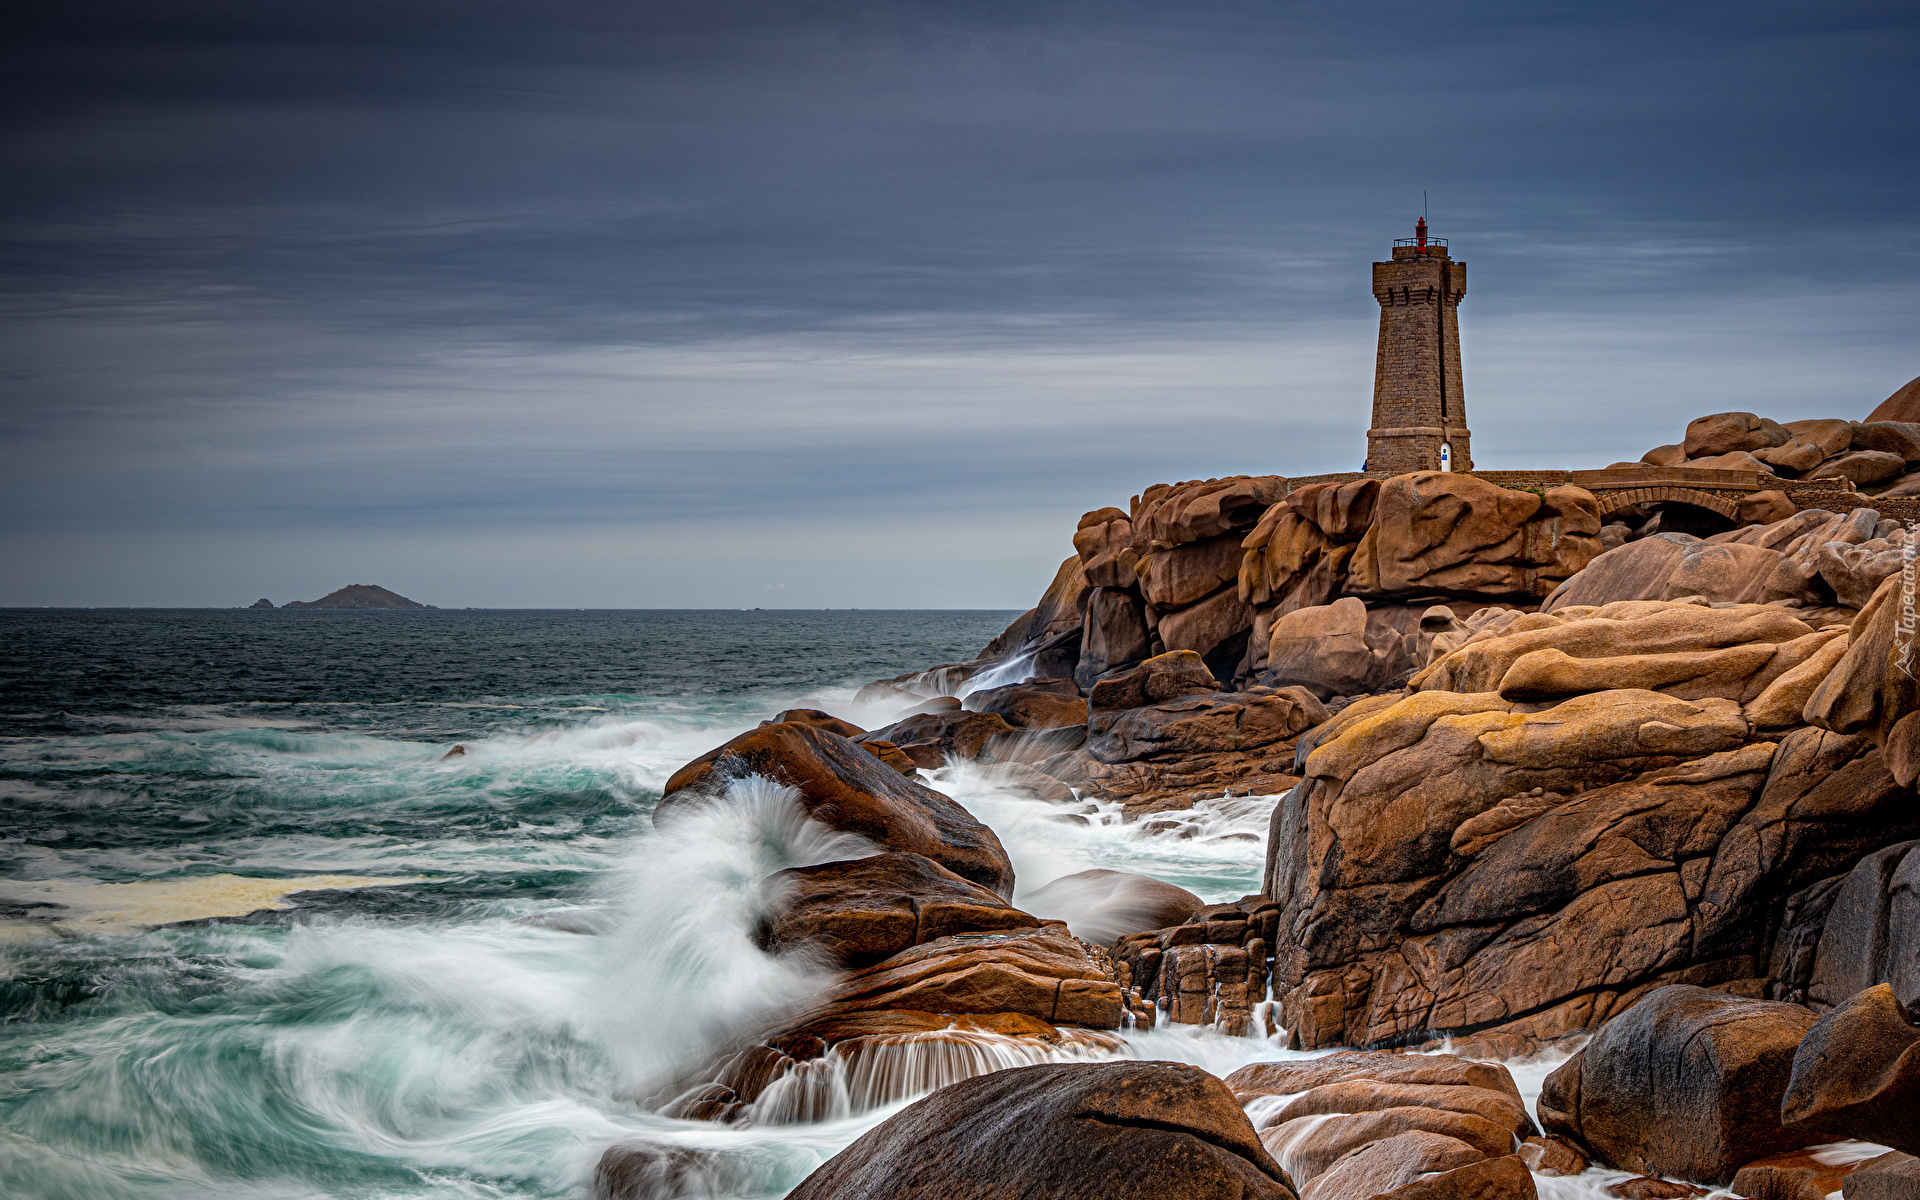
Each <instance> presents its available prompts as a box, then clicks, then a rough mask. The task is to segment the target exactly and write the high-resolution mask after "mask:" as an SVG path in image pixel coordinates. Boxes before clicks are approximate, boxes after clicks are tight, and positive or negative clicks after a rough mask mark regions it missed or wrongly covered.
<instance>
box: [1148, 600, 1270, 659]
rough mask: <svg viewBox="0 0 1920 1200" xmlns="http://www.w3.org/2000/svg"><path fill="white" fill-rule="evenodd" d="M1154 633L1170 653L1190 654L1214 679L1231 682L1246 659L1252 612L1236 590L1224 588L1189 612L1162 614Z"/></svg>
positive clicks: (1189, 607)
mask: <svg viewBox="0 0 1920 1200" xmlns="http://www.w3.org/2000/svg"><path fill="white" fill-rule="evenodd" d="M1154 631H1155V632H1156V633H1158V634H1159V635H1160V644H1161V645H1162V646H1165V647H1166V649H1167V650H1168V651H1169V652H1174V651H1180V650H1191V651H1193V652H1194V653H1196V654H1198V655H1199V656H1200V657H1201V658H1202V659H1203V660H1204V661H1205V662H1206V664H1207V666H1208V668H1209V669H1211V670H1212V671H1213V673H1214V674H1215V675H1219V676H1222V677H1225V678H1232V676H1233V674H1234V668H1235V667H1237V666H1238V665H1239V663H1240V660H1241V659H1242V658H1243V657H1245V655H1246V648H1247V638H1248V637H1249V636H1250V635H1251V633H1252V631H1253V609H1251V608H1249V607H1248V606H1247V604H1246V602H1245V601H1243V600H1241V599H1240V595H1239V593H1238V592H1237V591H1236V590H1235V589H1234V588H1232V587H1223V588H1221V589H1220V590H1219V591H1217V592H1215V593H1214V594H1213V595H1211V596H1208V597H1207V598H1206V599H1204V600H1201V601H1199V602H1197V603H1194V604H1190V605H1188V606H1187V607H1186V608H1182V609H1179V610H1177V611H1171V612H1163V613H1161V614H1160V619H1159V622H1158V623H1157V624H1156V626H1155V629H1154Z"/></svg>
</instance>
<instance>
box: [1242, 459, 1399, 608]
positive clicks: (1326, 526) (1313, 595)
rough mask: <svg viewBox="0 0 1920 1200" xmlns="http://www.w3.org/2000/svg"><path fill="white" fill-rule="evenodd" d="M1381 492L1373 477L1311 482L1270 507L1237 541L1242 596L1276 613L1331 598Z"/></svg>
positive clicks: (1343, 575)
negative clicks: (1273, 609)
mask: <svg viewBox="0 0 1920 1200" xmlns="http://www.w3.org/2000/svg"><path fill="white" fill-rule="evenodd" d="M1379 491H1380V482H1379V481H1378V480H1375V479H1359V480H1354V481H1352V482H1350V483H1317V484H1309V485H1308V486H1306V487H1303V488H1301V489H1299V490H1298V491H1296V492H1293V493H1292V494H1290V495H1289V496H1288V497H1287V498H1286V501H1285V502H1284V503H1282V504H1276V505H1274V506H1273V507H1272V508H1270V509H1268V510H1267V511H1266V514H1265V515H1264V516H1262V517H1261V519H1260V523H1259V524H1258V525H1256V526H1254V528H1253V531H1252V532H1251V533H1249V534H1248V535H1247V536H1246V538H1245V540H1244V541H1243V542H1242V543H1241V546H1242V549H1243V550H1244V551H1245V557H1244V558H1243V559H1242V560H1241V568H1240V598H1241V599H1242V600H1245V601H1246V602H1247V603H1249V604H1252V605H1254V606H1256V607H1259V608H1265V607H1267V606H1269V605H1271V606H1274V607H1275V608H1276V609H1277V611H1279V612H1288V611H1291V610H1292V609H1295V608H1301V607H1305V606H1308V605H1315V604H1326V603H1328V602H1329V601H1331V600H1332V599H1334V598H1335V597H1336V596H1337V595H1338V594H1339V590H1340V587H1341V586H1342V584H1343V583H1344V582H1345V579H1346V565H1347V562H1348V560H1349V559H1350V558H1351V557H1352V554H1353V548H1354V546H1355V545H1356V544H1357V543H1358V542H1359V541H1360V539H1361V538H1362V537H1363V536H1364V535H1365V534H1366V532H1367V528H1368V526H1369V525H1370V524H1371V523H1372V521H1373V506H1374V501H1375V499H1376V498H1377V497H1378V495H1379Z"/></svg>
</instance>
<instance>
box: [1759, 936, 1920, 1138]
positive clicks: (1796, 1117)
mask: <svg viewBox="0 0 1920 1200" xmlns="http://www.w3.org/2000/svg"><path fill="white" fill-rule="evenodd" d="M1908 957H1909V958H1910V957H1911V943H1909V947H1908ZM1916 1015H1920V1012H1916V1011H1915V1010H1912V1009H1909V1008H1908V1007H1907V1006H1905V1005H1902V1004H1901V1003H1900V1001H1899V999H1898V998H1896V996H1895V995H1894V989H1893V988H1892V987H1890V986H1888V985H1887V984H1884V983H1882V984H1879V985H1878V986H1875V987H1870V988H1868V989H1866V990H1865V991H1863V992H1861V993H1860V994H1858V995H1856V996H1854V997H1852V998H1851V999H1849V1000H1847V1001H1846V1002H1845V1003H1843V1004H1841V1005H1840V1006H1839V1007H1837V1008H1835V1009H1834V1010H1833V1011H1831V1012H1829V1013H1827V1014H1826V1015H1825V1016H1823V1017H1821V1018H1820V1020H1819V1022H1818V1023H1817V1024H1816V1025H1814V1026H1813V1028H1812V1030H1810V1031H1809V1032H1808V1033H1807V1035H1806V1038H1805V1040H1803V1041H1802V1042H1801V1043H1800V1046H1799V1049H1798V1051H1797V1053H1796V1054H1795V1055H1794V1058H1793V1075H1792V1078H1791V1080H1790V1081H1789V1083H1788V1085H1787V1089H1786V1094H1785V1097H1784V1099H1783V1100H1782V1101H1781V1105H1780V1115H1781V1119H1782V1120H1783V1121H1784V1122H1785V1123H1786V1127H1787V1128H1788V1129H1792V1130H1797V1131H1800V1132H1803V1133H1808V1134H1818V1135H1825V1136H1830V1137H1834V1138H1859V1139H1860V1140H1862V1141H1867V1142H1875V1143H1878V1144H1880V1145H1882V1146H1892V1147H1893V1148H1894V1149H1896V1150H1901V1151H1904V1152H1906V1153H1908V1154H1915V1153H1920V1028H1916V1027H1915V1024H1914V1017H1915V1016H1916Z"/></svg>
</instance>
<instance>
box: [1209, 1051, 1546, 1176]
mask: <svg viewBox="0 0 1920 1200" xmlns="http://www.w3.org/2000/svg"><path fill="white" fill-rule="evenodd" d="M1226 1082H1227V1086H1228V1087H1230V1088H1232V1089H1233V1092H1234V1096H1235V1097H1236V1098H1237V1099H1239V1100H1240V1102H1241V1103H1242V1104H1246V1105H1248V1106H1249V1111H1250V1112H1255V1113H1258V1114H1259V1116H1258V1118H1257V1121H1256V1127H1257V1128H1259V1130H1260V1140H1261V1142H1262V1144H1264V1145H1265V1146H1266V1147H1267V1149H1268V1150H1269V1151H1270V1152H1271V1153H1272V1154H1273V1156H1274V1159H1275V1160H1276V1161H1277V1162H1279V1163H1280V1165H1281V1166H1282V1167H1283V1168H1285V1169H1286V1171H1287V1173H1288V1175H1289V1176H1291V1177H1292V1178H1293V1180H1294V1181H1295V1182H1296V1183H1297V1184H1298V1185H1300V1187H1301V1189H1302V1191H1301V1194H1302V1195H1303V1196H1306V1195H1309V1194H1311V1195H1315V1196H1334V1195H1338V1196H1347V1195H1352V1196H1356V1197H1359V1198H1360V1200H1366V1198H1367V1197H1371V1196H1375V1195H1380V1194H1382V1193H1387V1192H1392V1191H1393V1190H1394V1189H1398V1188H1401V1187H1403V1186H1405V1185H1406V1184H1408V1183H1410V1182H1411V1179H1410V1178H1408V1177H1404V1171H1405V1169H1406V1167H1408V1166H1410V1165H1415V1164H1419V1163H1425V1164H1426V1165H1425V1166H1423V1167H1422V1168H1421V1169H1422V1171H1423V1172H1435V1171H1447V1172H1451V1171H1453V1170H1455V1169H1457V1168H1459V1167H1464V1166H1467V1165H1469V1164H1474V1163H1481V1162H1483V1161H1484V1160H1488V1159H1501V1158H1507V1157H1508V1156H1510V1155H1512V1154H1513V1153H1514V1146H1515V1144H1516V1142H1517V1141H1518V1140H1519V1139H1520V1138H1524V1137H1526V1136H1527V1135H1529V1134H1531V1133H1533V1122H1532V1120H1531V1119H1529V1117H1528V1116H1527V1111H1526V1107H1525V1105H1524V1104H1523V1103H1522V1102H1521V1098H1520V1092H1519V1089H1518V1088H1516V1087H1515V1086H1514V1083H1513V1077H1512V1076H1511V1075H1510V1074H1508V1072H1507V1070H1506V1068H1505V1067H1501V1066H1497V1065H1494V1064H1490V1063H1477V1062H1470V1061H1468V1060H1466V1059H1462V1058H1457V1057H1455V1056H1453V1055H1451V1054H1435V1055H1425V1054H1422V1055H1406V1054H1396V1053H1385V1052H1380V1053H1364V1052H1354V1051H1345V1052H1341V1053H1338V1054H1330V1055H1327V1056H1326V1057H1324V1058H1317V1059H1312V1060H1308V1061H1304V1062H1274V1063H1255V1064H1253V1065H1251V1066H1247V1067H1242V1068H1240V1069H1239V1070H1238V1071H1235V1072H1234V1073H1233V1074H1231V1075H1229V1076H1227V1080H1226ZM1267 1096H1272V1097H1278V1098H1280V1102H1279V1107H1277V1108H1276V1107H1274V1106H1273V1104H1271V1103H1264V1102H1260V1101H1261V1098H1262V1097H1267ZM1382 1143H1394V1144H1393V1145H1391V1146H1389V1147H1388V1149H1386V1150H1384V1151H1382V1150H1376V1149H1374V1148H1373V1147H1375V1146H1376V1145H1379V1144H1382ZM1409 1152H1411V1153H1409ZM1526 1175H1527V1170H1526V1168H1525V1166H1524V1165H1522V1164H1521V1163H1520V1162H1519V1161H1518V1160H1515V1161H1513V1162H1511V1163H1509V1164H1506V1165H1503V1166H1502V1167H1501V1168H1500V1169H1499V1171H1498V1172H1496V1173H1495V1174H1493V1175H1492V1176H1491V1177H1490V1179H1492V1180H1498V1181H1504V1183H1505V1186H1502V1187H1497V1188H1495V1189H1494V1190H1495V1191H1497V1192H1512V1193H1514V1194H1518V1195H1529V1194H1531V1186H1532V1185H1531V1180H1528V1179H1526ZM1476 1178H1478V1177H1477V1176H1476ZM1521 1180H1525V1182H1524V1183H1521V1182H1519V1181H1521ZM1435 1182H1438V1181H1435ZM1441 1186H1442V1190H1451V1186H1452V1185H1451V1184H1442V1185H1441ZM1476 1194H1478V1190H1477V1189H1476Z"/></svg>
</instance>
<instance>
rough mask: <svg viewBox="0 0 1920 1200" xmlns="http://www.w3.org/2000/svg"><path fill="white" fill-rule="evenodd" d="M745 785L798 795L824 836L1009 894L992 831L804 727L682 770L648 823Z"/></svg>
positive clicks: (788, 727) (863, 754)
mask: <svg viewBox="0 0 1920 1200" xmlns="http://www.w3.org/2000/svg"><path fill="white" fill-rule="evenodd" d="M994 719H995V720H998V718H994ZM750 775H758V776H762V777H764V778H767V779H771V780H773V781H774V782H776V783H781V784H785V785H787V786H789V787H792V788H794V789H796V790H797V791H798V792H799V793H800V797H799V804H800V807H801V808H802V809H803V810H804V811H805V812H806V813H807V815H808V816H810V817H812V818H813V819H814V820H816V821H819V822H821V823H822V824H824V825H827V826H828V827H830V828H833V829H838V830H842V831H845V832H847V833H857V834H859V835H861V836H862V837H865V838H868V839H870V840H872V841H874V842H876V843H878V844H880V845H882V846H885V847H887V848H888V849H891V850H904V851H908V852H911V853H914V854H922V855H925V856H926V857H928V858H930V859H932V860H933V861H934V862H937V863H939V864H940V865H941V866H943V867H945V868H947V869H948V870H949V871H952V872H953V873H954V874H956V875H958V876H960V877H961V878H962V879H968V880H971V881H973V882H974V883H977V884H980V885H981V886H982V887H986V888H989V889H991V890H992V891H994V892H997V893H999V894H1000V895H1002V896H1011V895H1012V894H1013V864H1012V863H1011V862H1010V861H1009V860H1008V858H1007V852H1006V850H1005V849H1004V848H1002V847H1001V845H1000V839H999V838H997V837H995V836H994V833H993V830H991V829H988V828H987V827H986V826H985V825H982V824H981V823H980V822H978V821H976V820H974V819H973V816H972V815H971V814H969V813H968V812H967V810H966V809H964V808H962V807H960V806H959V805H958V804H955V803H954V802H953V801H952V800H949V799H948V798H947V797H945V796H943V795H941V794H940V793H939V792H936V791H934V790H933V789H931V788H926V787H922V786H921V785H919V784H917V783H914V782H912V781H911V780H909V779H906V778H905V777H903V776H902V775H900V773H899V772H897V771H894V770H892V769H891V768H889V767H887V766H886V765H885V764H884V763H882V762H881V761H880V760H879V759H877V758H875V757H874V756H873V755H872V754H870V753H868V752H867V751H866V750H865V749H864V748H863V747H861V746H857V745H855V744H854V743H852V742H850V741H848V740H847V739H846V738H843V737H841V736H840V735H839V734H836V733H829V732H827V731H826V730H824V729H815V728H813V727H812V726H809V725H795V724H791V723H783V724H779V725H763V726H761V727H760V728H758V729H751V730H748V731H747V732H746V733H743V734H741V735H740V736H739V737H737V738H734V739H733V740H732V741H730V742H728V743H727V744H726V745H724V746H721V747H719V748H718V749H716V750H710V751H708V752H707V753H706V754H703V755H701V756H700V757H699V758H696V759H694V760H693V761H692V762H690V763H688V764H687V765H686V766H684V767H681V768H680V769H679V770H678V771H676V772H674V774H673V778H671V779H669V780H667V786H666V789H665V791H666V795H665V796H664V797H663V798H662V799H661V801H660V804H659V806H658V807H656V808H655V809H654V812H653V819H654V822H655V823H656V824H658V823H659V822H661V821H663V820H671V819H672V818H673V817H674V816H676V815H677V814H679V813H682V812H684V811H686V810H688V809H690V808H693V807H694V806H696V805H700V804H708V803H713V802H714V801H715V799H716V798H717V797H719V796H720V795H721V794H723V793H724V792H725V790H726V786H727V784H728V783H729V782H731V781H733V780H737V779H742V778H745V777H747V776H750Z"/></svg>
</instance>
